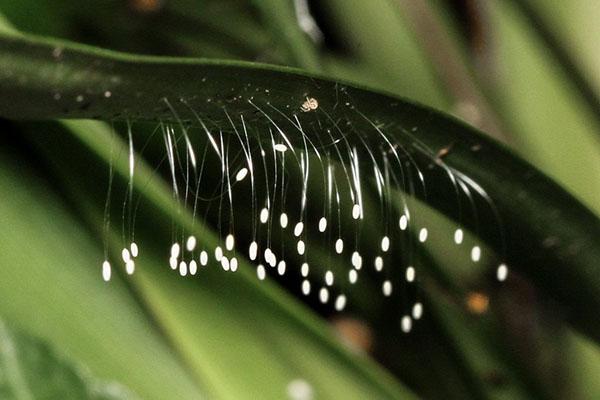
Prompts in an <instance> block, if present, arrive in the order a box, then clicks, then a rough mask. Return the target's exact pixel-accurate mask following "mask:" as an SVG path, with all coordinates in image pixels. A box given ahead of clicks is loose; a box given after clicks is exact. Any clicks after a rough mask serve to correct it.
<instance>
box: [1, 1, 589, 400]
mask: <svg viewBox="0 0 600 400" xmlns="http://www.w3.org/2000/svg"><path fill="white" fill-rule="evenodd" d="M0 13H1V15H2V16H3V18H0V25H4V26H5V27H6V26H12V27H14V28H15V29H17V30H19V31H22V32H27V33H34V34H37V35H41V36H48V37H55V38H62V39H67V40H70V41H75V42H82V43H86V44H90V45H94V46H99V47H104V48H109V49H114V50H119V51H125V52H131V53H139V54H152V55H164V56H186V57H204V58H219V59H239V60H246V61H257V62H262V63H272V64H281V65H288V66H294V67H299V68H303V69H306V70H309V71H311V72H317V73H321V74H323V75H325V76H328V77H331V78H332V79H339V80H345V81H348V82H352V83H355V84H357V85H360V86H364V87H368V88H373V89H379V90H384V91H386V92H389V93H391V94H394V95H397V96H401V97H404V98H406V99H409V100H411V101H414V102H418V103H422V104H425V105H428V106H431V107H433V108H435V109H437V110H440V111H442V112H445V113H448V114H452V115H454V116H456V117H457V118H459V119H462V120H464V121H465V122H467V123H468V124H470V125H473V126H474V127H476V128H479V129H480V130H482V131H483V132H485V133H487V134H489V135H490V136H492V137H493V138H495V139H497V140H499V141H501V142H504V143H505V144H507V145H508V146H509V147H511V148H512V149H514V150H515V151H516V152H517V153H518V154H519V155H520V156H521V157H523V158H524V159H526V160H527V161H529V162H531V163H532V164H533V165H535V166H537V167H538V168H539V169H540V170H542V171H543V172H544V173H546V174H547V175H548V176H550V177H552V178H553V179H555V180H556V181H557V182H558V183H559V184H560V185H561V186H563V187H564V188H565V189H566V190H568V191H569V192H570V193H572V194H573V195H574V196H575V197H577V198H578V199H579V200H581V201H582V202H583V203H584V204H585V205H586V206H587V207H589V208H590V209H591V210H592V211H594V212H595V213H596V215H600V100H599V99H600V47H598V41H599V39H600V28H598V26H599V25H598V23H597V21H598V20H600V3H599V2H597V1H595V0H572V1H569V2H564V1H559V0H493V1H474V0H455V1H451V0H368V1H364V0H363V1H358V0H312V1H301V0H297V1H285V0H246V1H243V0H211V1H207V0H105V1H90V2H81V1H75V0H19V1H14V0H0ZM2 21H5V22H2ZM0 51H1V49H0ZM149 84H151V82H149ZM0 101H10V99H7V98H3V99H1V100H0ZM1 126H2V130H3V134H2V139H0V141H1V143H2V145H1V146H0V163H1V164H2V165H1V167H0V191H1V193H2V198H1V200H0V223H1V225H2V227H3V228H2V229H1V230H0V318H1V319H2V320H3V321H4V323H0V397H1V398H7V399H13V398H14V399H38V398H40V399H42V398H44V399H46V398H47V399H52V398H57V399H59V398H65V399H66V398H73V399H76V398H86V397H85V396H87V397H89V398H138V397H139V398H143V399H196V398H217V399H241V398H250V399H254V398H256V399H259V398H260V399H263V398H265V399H266V398H273V399H285V398H292V399H295V397H294V396H296V395H298V396H300V395H301V394H303V395H305V396H309V397H298V399H311V398H314V399H349V398H356V399H364V398H413V397H414V398H430V399H438V398H439V399H466V398H481V399H487V398H490V399H530V398H540V399H546V398H548V399H565V398H569V399H597V398H600V350H599V349H598V344H597V343H594V342H593V341H592V340H591V339H589V338H587V337H585V336H583V335H582V334H580V333H578V332H576V331H574V330H573V329H572V328H571V327H570V326H569V325H567V324H566V323H564V321H563V320H562V318H561V312H560V305H557V304H554V303H552V302H551V301H549V300H548V299H546V298H544V296H542V295H541V294H540V293H539V292H538V291H537V290H536V288H535V285H534V284H532V283H530V282H527V281H526V280H515V281H513V282H511V283H510V284H507V285H506V286H505V287H502V288H500V289H497V288H494V289H492V288H490V285H489V283H488V280H489V276H488V275H487V274H486V271H484V270H483V269H482V268H481V269H477V270H474V269H472V268H466V267H465V264H466V263H465V260H464V257H465V256H464V255H461V254H457V253H456V251H455V250H453V249H450V248H446V247H445V246H444V245H442V244H436V243H441V241H436V240H435V238H432V239H433V240H431V242H430V243H432V244H431V245H430V246H429V248H428V251H429V254H430V255H431V259H430V260H429V262H430V263H431V264H432V267H431V271H430V274H431V276H432V277H433V278H432V282H431V283H430V284H427V285H426V287H425V290H426V291H427V292H428V295H427V296H428V305H429V306H430V309H429V308H428V312H427V313H426V317H425V320H424V321H423V323H422V324H420V325H419V326H418V327H417V328H416V330H415V332H414V333H413V334H411V335H409V336H401V335H396V334H391V333H390V332H386V331H385V329H386V327H385V324H381V323H379V324H377V323H376V322H374V321H373V320H371V319H370V317H369V315H368V314H369V313H368V312H364V311H365V310H362V311H363V312H362V313H361V312H358V311H359V310H357V311H356V312H350V313H342V314H341V315H337V316H332V315H329V314H328V313H326V312H324V311H323V310H322V309H319V307H318V306H316V305H315V304H311V303H306V302H304V303H303V302H302V299H299V298H298V297H297V296H296V295H295V294H294V291H293V290H289V288H288V287H287V286H286V285H287V284H286V282H279V283H274V282H270V283H267V284H261V285H258V284H257V283H256V282H255V281H254V280H253V277H252V273H253V272H251V271H247V273H245V275H244V274H242V275H241V276H233V277H229V276H228V277H227V279H223V276H222V274H220V273H218V271H214V272H210V271H208V272H207V273H206V274H204V275H203V276H202V279H195V280H189V279H178V278H177V277H176V276H173V275H172V274H169V273H167V271H165V268H164V264H165V263H164V262H163V261H162V260H163V258H164V257H163V253H165V251H164V247H165V246H164V243H167V242H168V240H169V232H170V231H169V230H170V223H171V218H177V216H175V217H174V216H173V215H172V214H173V212H172V211H173V210H172V207H170V206H169V204H170V194H169V189H168V186H167V184H166V183H165V182H162V181H160V179H157V178H151V176H153V175H152V168H153V167H154V164H155V162H156V160H157V159H160V156H158V155H157V154H153V153H152V149H149V151H148V155H147V157H148V161H149V163H148V165H146V164H142V165H141V167H140V168H139V169H138V172H137V174H138V176H140V181H145V180H148V181H149V182H150V183H149V184H147V185H145V186H143V187H138V190H140V191H141V193H142V194H143V196H144V197H145V198H146V199H148V200H149V201H147V204H148V205H147V206H145V207H142V208H141V209H140V218H139V219H140V220H141V221H144V219H145V218H144V217H145V216H152V218H153V220H154V222H153V225H150V224H144V223H143V222H141V223H140V226H139V234H138V235H139V237H141V238H143V239H140V241H142V240H143V242H144V243H145V244H146V245H145V248H144V249H145V252H144V253H143V254H142V256H141V258H140V267H139V270H140V271H138V272H136V274H135V276H134V277H131V278H130V277H127V278H125V276H124V274H117V276H115V279H113V281H112V282H111V284H110V285H106V284H104V283H103V282H102V280H101V279H100V274H99V272H98V271H99V268H98V267H99V261H98V260H102V259H103V254H102V237H101V234H102V232H101V230H102V211H103V203H104V199H105V194H106V187H107V186H106V185H107V176H108V172H107V171H108V163H107V160H108V159H109V158H110V152H111V151H112V152H113V155H114V154H121V156H117V157H115V158H114V162H115V169H117V170H119V169H120V170H121V171H126V160H125V154H126V151H123V152H122V153H119V152H118V151H116V152H115V149H114V148H113V147H114V146H115V144H114V143H112V139H111V138H112V131H111V129H110V128H109V127H108V125H106V124H103V123H98V122H91V121H69V122H46V123H32V122H27V123H24V122H9V121H2V124H1ZM123 145H124V143H122V142H120V141H117V144H116V146H117V148H118V146H123ZM153 157H154V158H153ZM90 160H93V161H94V163H93V164H92V165H93V166H91V167H90V165H89V161H90ZM490 168H493V160H491V165H490ZM125 184H126V181H125V179H124V178H123V176H120V175H118V174H117V177H116V182H115V185H116V186H115V187H116V189H115V190H116V192H117V193H119V194H120V193H123V191H124V188H125V186H124V185H125ZM117 201H118V200H117ZM170 214H171V215H170ZM180 218H181V219H182V220H181V221H180V222H181V223H186V222H185V221H184V220H183V219H184V217H180ZM430 218H431V221H433V223H435V221H438V223H439V224H440V225H443V224H444V223H445V222H444V220H443V219H442V218H441V217H440V216H439V215H437V214H435V213H433V212H432V213H431V215H430ZM590 223H591V224H596V223H597V221H590ZM116 225H118V224H116ZM157 228H160V229H157ZM112 229H113V231H112V234H113V235H114V243H118V242H119V234H120V231H119V227H118V226H115V227H113V228H112ZM157 231H160V232H164V233H163V234H156V232H157ZM204 240H206V241H207V242H208V243H210V242H213V243H214V242H215V241H216V235H215V234H214V230H213V231H211V232H209V233H207V234H206V239H204ZM599 240H600V238H599ZM114 247H115V248H118V247H119V246H118V245H115V246H114ZM461 257H462V258H461ZM215 269H216V268H215ZM572 290H573V291H576V290H577V288H572ZM365 296H366V295H365ZM488 301H489V304H488ZM367 311H372V310H367ZM386 311H387V310H385V309H377V311H376V313H380V314H381V315H385V312H386ZM382 313H383V314H382ZM374 314H375V313H374ZM373 319H375V318H373ZM59 365H60V366H61V368H59V367H58V366H59ZM115 382H117V383H118V384H117V383H115ZM305 384H306V385H308V389H307V387H306V386H303V385H305ZM294 385H295V386H294ZM298 387H300V388H301V389H304V390H305V391H304V393H302V390H300V389H298ZM51 388H52V389H51ZM54 388H55V389H54ZM125 388H127V389H125ZM294 389H298V390H294Z"/></svg>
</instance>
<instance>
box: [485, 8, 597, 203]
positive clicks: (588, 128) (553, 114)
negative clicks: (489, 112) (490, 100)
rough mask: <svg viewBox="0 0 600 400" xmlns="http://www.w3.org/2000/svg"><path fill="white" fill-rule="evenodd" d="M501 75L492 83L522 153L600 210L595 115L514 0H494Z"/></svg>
mask: <svg viewBox="0 0 600 400" xmlns="http://www.w3.org/2000/svg"><path fill="white" fill-rule="evenodd" d="M490 16H491V21H490V23H491V24H492V26H494V27H495V30H494V32H495V34H496V35H497V36H498V40H497V45H496V46H497V47H496V49H495V51H496V52H497V59H498V65H497V66H496V67H495V68H496V70H497V71H498V77H499V78H498V81H497V82H496V83H495V84H494V85H490V89H491V90H492V91H493V92H492V93H493V96H494V98H495V101H496V103H497V109H498V110H499V112H501V113H502V114H503V118H504V121H506V123H507V124H509V129H511V130H512V131H513V136H514V138H515V143H516V145H515V146H516V149H517V151H518V152H519V153H520V154H523V156H524V157H527V159H528V160H529V161H530V162H531V163H533V164H534V165H536V166H537V167H538V168H540V169H542V170H543V171H545V172H546V173H547V174H548V175H549V176H551V177H553V178H554V179H556V180H557V181H558V182H559V183H560V184H561V185H562V186H564V187H565V188H566V189H567V190H569V191H570V192H571V193H573V194H574V195H575V196H576V197H578V198H579V199H581V200H582V201H583V202H584V203H585V204H586V205H587V206H588V207H590V208H591V209H592V210H594V211H595V212H596V215H598V214H599V213H600V208H599V207H598V204H600V184H599V183H598V182H600V152H599V151H598V143H599V142H598V135H597V133H598V130H599V129H600V125H599V124H598V120H597V119H596V118H595V115H594V113H593V112H592V111H590V108H589V107H588V106H587V104H586V103H585V102H584V100H583V98H582V97H581V96H580V93H579V92H578V91H577V90H576V88H575V86H574V83H573V81H571V79H570V77H569V76H568V75H567V74H565V73H564V71H563V70H561V69H560V68H559V66H558V65H557V63H556V61H555V60H554V59H553V57H552V56H551V54H550V53H549V51H548V50H547V48H546V47H545V44H544V42H543V41H542V40H541V39H540V38H539V37H538V36H537V34H536V32H535V30H534V29H533V27H532V26H530V25H529V24H528V20H527V19H526V18H524V16H523V15H521V13H520V10H519V8H517V7H515V5H514V4H512V2H502V1H494V2H490Z"/></svg>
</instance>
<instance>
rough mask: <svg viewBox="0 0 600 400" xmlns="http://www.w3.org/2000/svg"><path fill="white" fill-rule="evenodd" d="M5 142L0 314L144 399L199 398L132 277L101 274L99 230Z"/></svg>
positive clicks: (0, 184)
mask: <svg viewBox="0 0 600 400" xmlns="http://www.w3.org/2000/svg"><path fill="white" fill-rule="evenodd" d="M2 136H3V144H2V146H0V163H1V165H2V167H1V168H0V188H1V190H2V193H3V194H2V198H3V201H2V202H0V220H1V221H2V224H3V226H5V227H10V229H2V230H0V265H1V266H2V268H0V292H1V293H2V296H1V297H0V315H2V318H3V319H5V320H6V321H8V322H10V323H11V324H12V325H15V326H18V327H19V328H20V329H23V330H25V331H27V332H29V333H31V334H33V335H35V336H39V337H40V338H42V339H43V340H44V341H47V342H48V343H49V344H51V345H52V346H53V347H55V348H58V349H60V351H62V352H64V353H65V354H66V356H68V357H69V358H72V359H74V360H78V361H80V362H83V363H84V364H85V365H86V366H87V367H89V368H90V369H91V370H92V371H93V373H94V375H95V376H97V377H99V378H101V379H103V380H111V381H112V380H115V381H118V382H121V383H123V384H125V385H126V386H127V387H129V388H130V389H131V390H133V391H134V392H136V393H137V394H138V395H140V396H141V397H142V398H144V399H164V398H170V397H180V398H186V399H200V398H202V396H201V395H200V394H201V393H202V391H201V390H200V389H199V387H198V386H197V384H196V382H194V380H193V379H192V378H191V377H190V375H189V374H188V372H187V371H186V369H185V368H184V367H183V366H182V364H181V360H180V359H179V358H178V357H176V356H175V355H174V353H173V349H172V347H171V344H170V343H169V342H167V341H165V339H164V336H163V335H162V334H161V332H160V331H157V330H155V329H154V328H153V320H152V319H151V318H149V316H148V315H147V314H146V312H145V310H144V308H143V307H142V306H141V305H140V304H139V303H138V300H137V299H136V298H135V296H132V294H131V291H130V289H129V287H128V284H127V282H126V281H124V280H121V279H120V278H119V277H118V276H115V277H114V279H113V280H112V281H111V285H105V284H104V282H103V281H102V279H101V277H100V275H99V270H98V267H97V266H98V260H102V259H103V254H102V250H101V247H99V245H98V243H99V242H98V239H97V238H95V237H94V236H93V235H92V234H91V233H90V231H89V230H88V229H87V228H85V227H84V226H83V225H82V224H81V221H80V220H79V219H78V218H77V216H76V215H74V214H73V212H72V210H69V208H68V207H67V204H65V201H64V198H61V197H60V196H58V195H57V194H56V193H55V192H54V191H53V190H52V188H51V186H50V184H49V182H48V181H46V180H44V179H41V178H40V177H39V173H38V172H36V171H35V169H34V168H32V166H31V165H30V164H26V163H24V160H26V154H24V153H23V152H22V151H19V149H18V148H15V147H14V146H13V145H11V143H10V142H9V141H8V140H9V138H10V137H14V136H13V134H11V132H10V131H9V130H8V129H7V128H6V126H3V129H2Z"/></svg>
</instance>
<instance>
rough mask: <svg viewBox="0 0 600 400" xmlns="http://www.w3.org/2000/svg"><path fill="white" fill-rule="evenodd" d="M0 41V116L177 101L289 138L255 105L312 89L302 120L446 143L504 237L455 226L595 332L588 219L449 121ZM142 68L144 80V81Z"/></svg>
mask: <svg viewBox="0 0 600 400" xmlns="http://www.w3.org/2000/svg"><path fill="white" fill-rule="evenodd" d="M2 46H3V49H4V52H3V53H2V54H0V66H2V70H1V71H2V72H1V73H2V76H1V77H0V91H1V93H2V95H3V96H4V97H6V98H10V99H11V101H10V102H9V103H6V104H3V105H2V108H1V109H0V113H1V114H2V115H4V116H6V117H10V118H58V117H72V118H82V117H97V118H103V119H113V118H117V119H118V118H130V119H152V120H157V119H163V120H176V119H175V118H174V115H173V110H176V113H177V117H178V118H180V119H181V120H185V121H188V122H193V121H196V120H197V119H196V118H198V117H199V116H200V117H201V118H209V119H210V120H211V121H212V122H213V123H215V124H220V125H221V126H225V124H226V121H227V118H226V115H225V114H224V113H223V109H224V108H225V109H226V110H227V112H228V113H229V114H230V115H245V117H246V123H247V124H249V125H251V126H252V127H253V130H259V129H260V128H261V127H263V128H268V126H269V125H270V124H272V123H275V124H278V126H281V127H284V129H286V130H289V132H290V134H292V133H293V134H294V135H295V136H293V137H292V139H293V140H295V141H298V140H300V137H299V135H300V132H299V131H298V129H294V128H293V126H291V125H290V123H289V120H287V119H286V118H285V112H282V113H281V114H279V113H277V112H273V113H272V114H271V115H270V117H271V119H270V120H268V121H267V120H266V118H264V116H263V115H262V114H261V113H260V112H257V108H256V107H255V106H256V105H257V104H258V105H260V106H262V107H269V106H274V107H275V109H278V110H286V109H289V110H291V111H290V112H291V113H294V110H297V111H296V113H299V109H300V107H301V105H302V104H303V102H304V101H305V99H306V97H307V96H311V97H314V98H315V99H318V101H319V110H318V112H316V113H312V114H311V113H305V114H303V115H300V116H301V117H302V120H301V121H303V122H302V123H303V125H307V126H313V127H314V126H315V125H314V124H315V123H316V118H318V117H319V116H321V115H333V116H335V117H339V118H344V119H346V120H348V121H349V123H350V124H352V126H353V128H354V129H355V130H357V131H362V132H365V135H366V136H365V138H366V139H365V140H368V141H369V142H370V143H371V144H372V145H374V146H377V145H378V144H379V143H381V140H382V139H381V135H380V134H378V130H377V129H383V130H385V132H386V135H389V136H390V137H391V138H393V140H394V141H396V142H397V143H398V144H399V145H402V146H404V147H405V148H406V149H409V151H410V154H411V155H413V156H414V157H415V159H417V161H419V162H421V163H431V162H432V160H434V158H435V154H436V152H437V151H438V150H440V149H442V148H445V147H447V146H448V145H451V151H449V153H448V154H447V155H446V156H445V157H444V163H445V165H446V166H448V167H450V168H453V169H454V170H456V171H460V173H462V174H464V176H467V177H469V179H471V180H473V181H474V182H477V184H478V185H480V186H481V187H482V188H484V190H485V191H486V192H487V194H488V195H489V197H490V198H491V199H492V201H493V202H494V207H495V209H497V211H498V212H499V213H500V215H501V216H502V227H501V230H502V231H504V236H505V239H506V243H505V245H503V244H502V240H500V238H499V236H498V235H499V229H500V228H499V223H498V220H497V219H495V218H494V216H493V214H492V213H491V212H490V215H480V216H479V219H478V221H473V220H466V221H461V223H463V224H464V225H465V226H466V227H467V228H470V229H473V230H474V231H476V232H478V234H479V236H481V238H482V239H483V240H485V241H486V242H487V243H488V245H489V246H490V247H491V248H493V249H495V250H496V251H497V253H498V254H499V255H500V256H502V255H503V254H504V257H503V258H506V261H507V262H508V263H509V264H510V265H511V267H512V268H514V269H516V270H518V271H520V272H521V273H523V274H524V275H526V276H528V277H529V278H530V279H531V280H532V281H533V282H535V284H536V285H538V286H539V287H540V288H542V289H543V290H544V291H545V292H546V294H547V295H549V296H550V297H552V298H554V299H556V300H558V301H559V302H561V303H562V304H563V306H564V307H565V309H566V310H567V318H568V319H569V320H570V321H572V322H573V323H574V324H576V325H577V327H578V328H579V329H582V330H583V331H585V332H586V333H588V334H590V335H592V336H593V337H595V338H596V339H598V337H599V336H598V332H599V331H600V330H599V329H598V327H600V318H599V317H598V315H597V313H595V312H594V311H592V310H595V309H597V308H598V307H597V306H600V304H599V303H598V302H600V296H599V295H598V290H599V289H598V288H599V287H600V282H599V279H600V274H599V273H598V264H597V262H596V260H597V259H598V257H599V256H600V248H599V247H598V242H597V237H598V235H599V233H600V223H599V222H598V219H597V218H596V217H595V216H594V215H593V214H592V213H591V212H590V211H588V210H587V209H585V208H584V207H583V206H582V205H581V204H580V203H578V202H577V201H576V200H575V199H574V198H573V197H571V196H570V195H569V194H567V193H566V192H564V191H563V190H561V189H560V188H559V187H558V186H557V185H556V184H555V183H553V182H552V181H550V180H549V179H548V178H546V177H544V176H543V175H541V174H540V173H539V172H537V171H536V170H535V169H534V168H532V167H531V166H530V165H528V164H527V163H525V162H523V161H520V160H519V159H517V158H515V157H514V156H513V155H512V154H511V153H510V152H508V151H507V150H506V149H504V148H503V147H502V146H499V145H498V144H496V143H495V142H493V141H491V140H489V139H487V138H484V137H483V136H481V135H479V134H477V133H475V132H473V131H472V130H471V129H469V128H467V127H464V126H462V125H460V124H458V123H457V122H455V121H453V120H451V119H448V118H446V117H443V116H440V115H439V114H436V113H434V112H432V111H431V110H429V109H426V108H422V107H417V106H414V105H411V104H408V103H406V102H404V101H401V100H398V99H394V98H391V97H388V96H385V95H380V94H376V93H372V92H368V91H365V90H361V89H355V88H352V87H349V86H347V85H343V84H339V83H335V82H330V81H326V80H323V79H319V78H318V77H314V76H307V75H304V74H301V73H299V72H296V71H292V70H289V69H284V68H275V67H265V66H256V65H253V64H245V63H234V62H218V61H206V60H172V59H159V58H142V57H137V56H132V55H124V54H116V53H111V52H107V51H103V50H97V49H90V48H83V47H80V46H74V45H68V44H66V43H58V42H46V41H43V40H39V39H35V38H31V37H30V38H24V39H20V38H19V39H17V38H3V39H2ZM53 54H54V55H53ZM148 76H152V77H153V78H154V80H153V82H152V83H151V84H149V83H148V80H147V77H148ZM57 94H58V95H59V96H57ZM56 99H58V100H56ZM165 99H167V101H166V102H165ZM167 103H168V104H167ZM168 105H170V106H171V107H172V108H170V107H169V106H168ZM288 107H289V108H288ZM321 113H325V114H321ZM330 113H331V114H330ZM373 121H375V122H374V123H373ZM294 132H295V133H294ZM366 132H368V135H367V134H366ZM417 138H418V140H417ZM423 147H426V149H423ZM365 158H367V157H365ZM490 163H493V164H494V168H489V165H490ZM427 181H428V193H427V198H426V201H427V203H428V204H429V205H430V206H432V207H434V208H437V209H439V210H441V211H442V212H443V213H444V214H446V215H447V216H449V217H451V218H456V214H454V213H455V211H456V210H455V207H454V206H453V205H454V204H455V203H454V200H453V197H452V191H451V189H450V187H449V186H448V185H449V183H448V179H447V174H446V171H444V170H443V169H442V168H439V169H435V168H434V169H432V170H431V171H429V172H428V176H427ZM476 200H477V199H476ZM477 202H478V204H477V207H478V209H482V210H483V209H485V208H486V207H487V208H488V209H489V204H487V202H486V201H485V200H484V199H479V200H477ZM476 225H477V227H476ZM574 288H576V289H577V290H574Z"/></svg>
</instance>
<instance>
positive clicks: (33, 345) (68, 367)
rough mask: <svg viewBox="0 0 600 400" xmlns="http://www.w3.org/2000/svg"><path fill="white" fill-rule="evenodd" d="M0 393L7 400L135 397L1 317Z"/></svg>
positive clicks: (121, 399) (119, 399) (118, 399)
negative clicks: (10, 325)
mask: <svg viewBox="0 0 600 400" xmlns="http://www.w3.org/2000/svg"><path fill="white" fill-rule="evenodd" d="M0 396H1V397H2V398H3V399H5V400H42V399H48V400H51V399H64V400H134V399H137V398H138V397H137V396H136V395H134V394H133V393H131V392H129V391H128V390H127V389H126V388H124V387H123V386H121V385H119V384H118V383H114V382H112V383H105V382H101V381H99V380H97V379H95V378H94V377H92V376H91V375H90V374H89V373H87V371H85V370H84V369H83V368H82V367H81V366H78V365H75V364H74V363H72V362H70V361H68V360H66V359H64V358H63V357H61V356H59V355H58V354H57V353H56V351H54V350H53V349H52V348H51V347H50V346H48V345H47V344H46V343H44V342H42V341H40V340H39V339H36V338H33V337H30V336H28V335H25V334H23V333H22V332H17V331H13V330H11V329H9V327H8V326H7V325H6V324H5V323H4V322H3V321H2V320H0Z"/></svg>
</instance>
